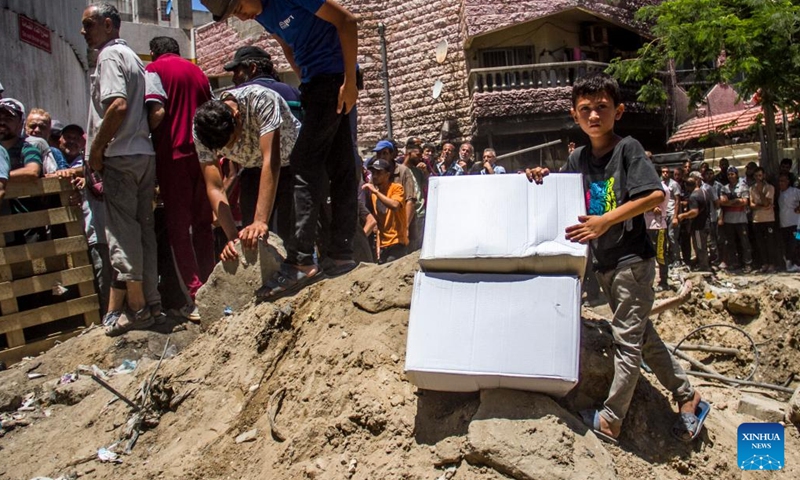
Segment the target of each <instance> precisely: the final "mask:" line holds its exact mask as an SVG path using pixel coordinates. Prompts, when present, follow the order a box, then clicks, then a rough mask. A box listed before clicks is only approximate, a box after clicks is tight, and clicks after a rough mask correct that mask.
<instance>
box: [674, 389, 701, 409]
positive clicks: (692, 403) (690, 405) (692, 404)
mask: <svg viewBox="0 0 800 480" xmlns="http://www.w3.org/2000/svg"><path fill="white" fill-rule="evenodd" d="M700 399H701V397H700V392H698V391H697V390H695V391H694V397H692V399H691V400H689V401H688V402H683V403H682V404H680V405H678V410H679V411H680V413H691V414H692V415H694V413H695V412H696V411H697V406H698V405H700Z"/></svg>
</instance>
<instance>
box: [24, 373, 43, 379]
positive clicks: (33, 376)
mask: <svg viewBox="0 0 800 480" xmlns="http://www.w3.org/2000/svg"><path fill="white" fill-rule="evenodd" d="M44 376H45V374H44V373H36V372H31V373H29V374H28V380H33V379H35V378H42V377H44Z"/></svg>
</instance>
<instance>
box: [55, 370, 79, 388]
mask: <svg viewBox="0 0 800 480" xmlns="http://www.w3.org/2000/svg"><path fill="white" fill-rule="evenodd" d="M77 380H78V374H77V373H65V374H64V375H61V379H60V380H59V381H58V384H59V385H66V384H67V383H72V382H75V381H77Z"/></svg>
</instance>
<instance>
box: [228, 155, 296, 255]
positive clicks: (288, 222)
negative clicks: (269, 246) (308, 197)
mask: <svg viewBox="0 0 800 480" xmlns="http://www.w3.org/2000/svg"><path fill="white" fill-rule="evenodd" d="M293 183H294V180H293V178H292V168H291V167H281V170H280V173H279V175H278V188H277V191H276V192H275V203H274V204H273V205H272V213H271V214H270V219H269V222H268V225H269V229H270V230H271V231H273V232H275V233H276V234H277V235H278V236H279V237H281V240H283V245H284V247H286V248H288V245H289V243H290V242H291V241H292V239H293V238H294V223H295V220H294V207H293V205H294V190H293ZM260 184H261V169H260V168H258V167H253V168H245V169H243V170H242V173H241V174H240V175H239V208H240V209H241V211H242V226H245V227H246V226H248V225H250V224H251V223H253V218H255V216H256V202H258V187H259V185H260Z"/></svg>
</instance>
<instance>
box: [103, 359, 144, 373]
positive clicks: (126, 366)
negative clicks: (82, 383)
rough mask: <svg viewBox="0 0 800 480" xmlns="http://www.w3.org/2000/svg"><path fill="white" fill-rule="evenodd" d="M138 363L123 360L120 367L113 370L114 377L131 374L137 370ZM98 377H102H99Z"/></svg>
mask: <svg viewBox="0 0 800 480" xmlns="http://www.w3.org/2000/svg"><path fill="white" fill-rule="evenodd" d="M137 364H138V362H137V361H136V360H123V361H122V363H121V364H120V365H119V367H117V368H115V369H114V370H111V374H112V375H124V374H126V373H131V372H133V371H134V370H136V365H137ZM97 376H98V377H99V376H100V375H97Z"/></svg>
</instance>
